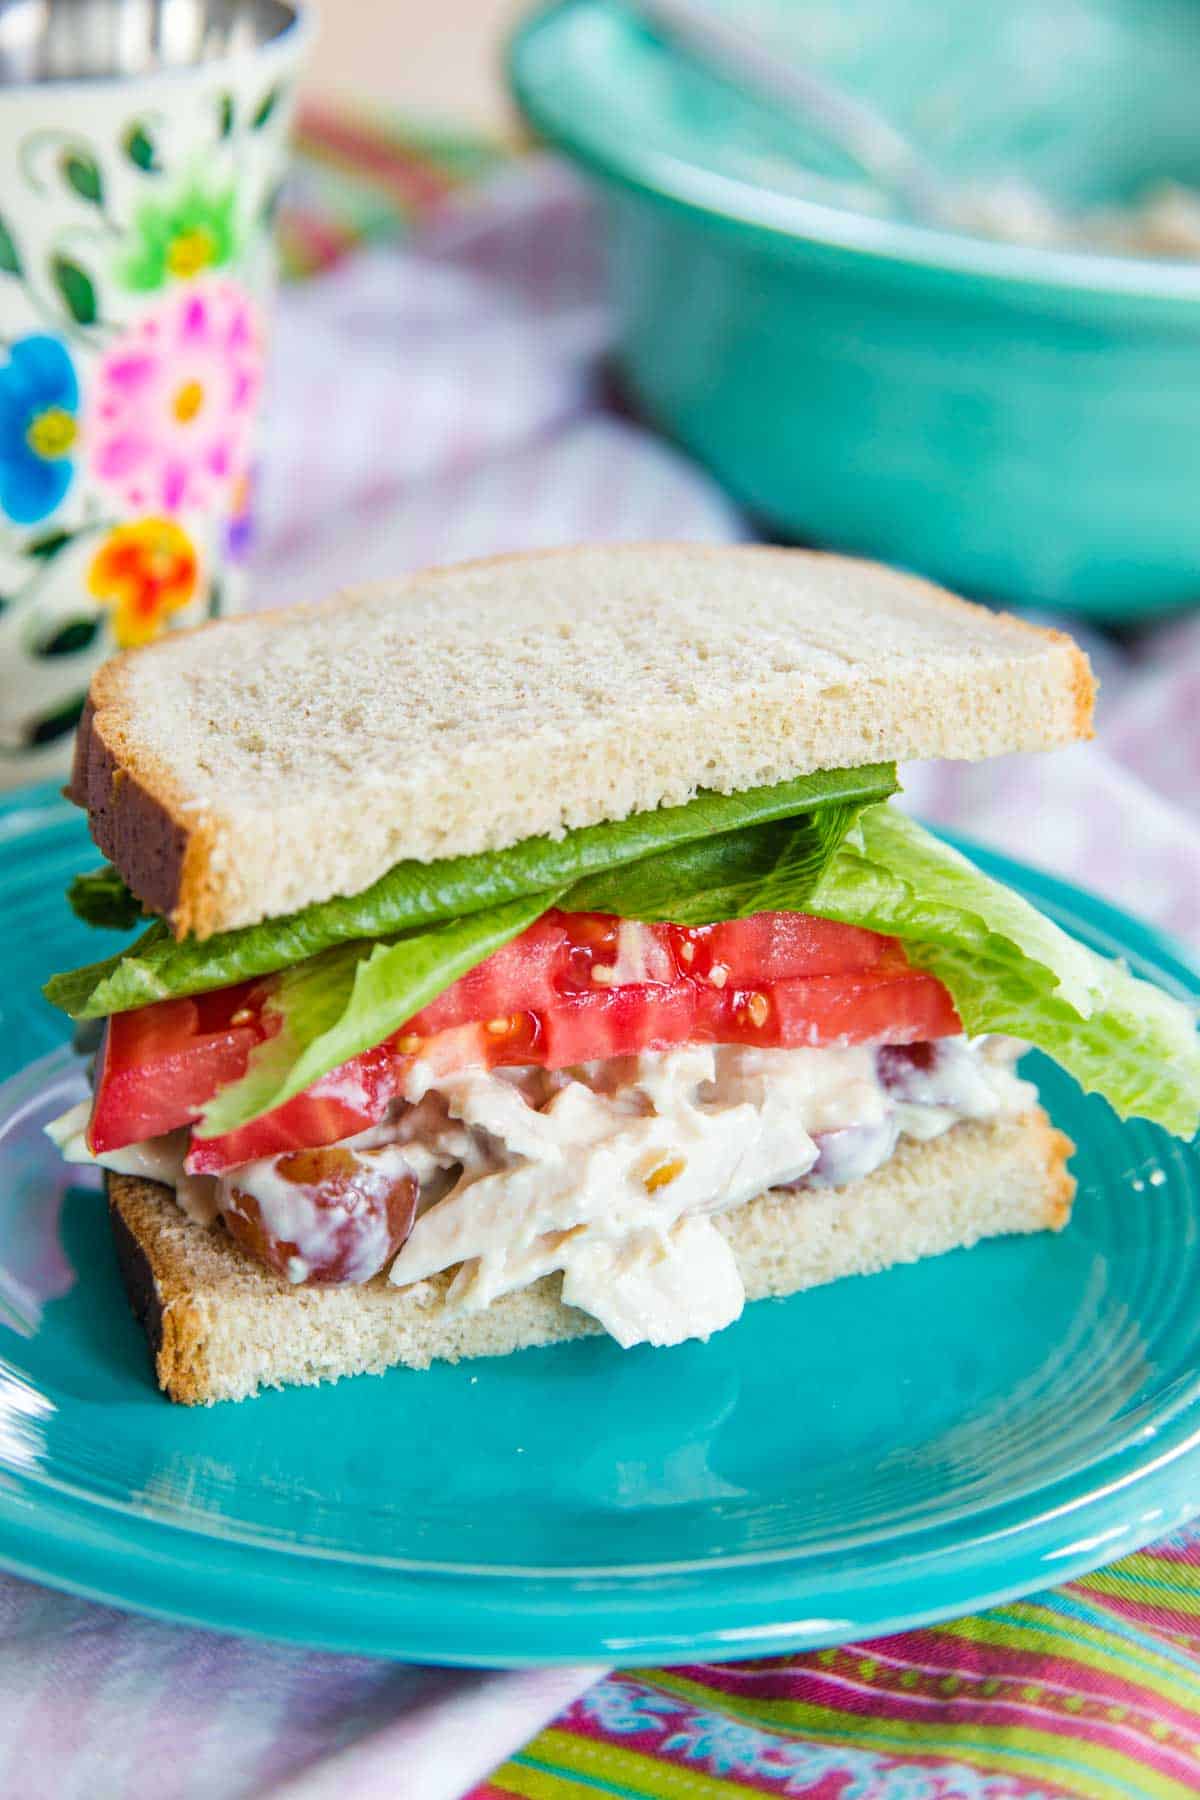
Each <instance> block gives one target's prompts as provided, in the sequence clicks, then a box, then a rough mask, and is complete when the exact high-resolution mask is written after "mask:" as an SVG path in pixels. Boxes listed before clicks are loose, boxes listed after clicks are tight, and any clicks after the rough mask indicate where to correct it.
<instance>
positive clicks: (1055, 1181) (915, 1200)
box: [107, 1110, 1075, 1405]
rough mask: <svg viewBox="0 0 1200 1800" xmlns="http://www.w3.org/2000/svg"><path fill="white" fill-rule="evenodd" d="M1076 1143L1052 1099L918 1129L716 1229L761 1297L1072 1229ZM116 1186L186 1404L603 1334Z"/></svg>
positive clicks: (139, 1185)
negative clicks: (839, 1173) (300, 1278)
mask: <svg viewBox="0 0 1200 1800" xmlns="http://www.w3.org/2000/svg"><path fill="white" fill-rule="evenodd" d="M1073 1148H1074V1146H1073V1145H1072V1144H1071V1143H1070V1141H1069V1139H1067V1138H1065V1137H1064V1136H1063V1135H1062V1133H1061V1132H1059V1131H1056V1130H1054V1128H1053V1127H1052V1126H1051V1125H1050V1124H1049V1122H1048V1120H1047V1119H1046V1116H1045V1114H1044V1113H1043V1112H1041V1111H1040V1110H1034V1111H1032V1112H1030V1113H1027V1114H1026V1115H1024V1116H1023V1117H1022V1118H1019V1119H1010V1120H1004V1121H1001V1122H998V1123H994V1124H990V1125H981V1124H960V1125H956V1126H954V1127H953V1128H952V1129H951V1130H950V1131H949V1132H947V1133H946V1134H945V1135H944V1136H943V1137H940V1138H935V1139H933V1140H932V1141H930V1142H928V1143H924V1144H920V1143H915V1142H911V1141H908V1140H906V1141H904V1142H903V1143H902V1144H901V1147H900V1149H899V1150H898V1151H897V1153H896V1155H895V1156H894V1157H893V1158H892V1159H891V1161H890V1162H888V1163H885V1164H884V1166H883V1167H882V1168H881V1169H878V1170H877V1171H876V1172H875V1174H873V1175H870V1176H868V1177H867V1179H866V1180H865V1181H861V1182H858V1183H856V1184H855V1185H853V1186H851V1187H846V1188H842V1189H839V1190H836V1191H835V1190H824V1191H820V1190H818V1191H813V1192H810V1193H801V1194H788V1193H782V1192H773V1193H769V1194H764V1195H763V1196H761V1198H759V1199H758V1200H754V1201H751V1202H750V1203H749V1204H748V1205H745V1206H741V1207H738V1208H736V1209H735V1210H734V1211H732V1212H730V1213H727V1214H725V1215H724V1216H722V1217H720V1218H718V1220H717V1223H718V1224H719V1225H720V1228H721V1230H722V1231H723V1232H724V1234H725V1236H726V1237H727V1238H728V1240H729V1242H730V1244H731V1245H732V1247H733V1251H734V1254H735V1256H736V1258H737V1262H738V1267H739V1269H740V1270H741V1274H742V1279H743V1281H744V1282H745V1285H746V1292H747V1294H748V1296H749V1297H750V1298H751V1299H752V1300H754V1299H761V1298H763V1297H765V1296H767V1295H771V1294H776V1295H782V1294H792V1293H796V1292H798V1291H799V1290H800V1289H802V1288H807V1287H815V1286H818V1285H819V1284H820V1283H822V1282H826V1281H836V1280H838V1279H839V1278H840V1277H841V1276H843V1275H865V1274H873V1273H875V1272H877V1271H878V1270H880V1269H885V1268H888V1267H889V1266H890V1265H892V1264H893V1263H902V1262H915V1261H916V1260H917V1259H918V1258H919V1257H923V1256H936V1255H938V1254H940V1253H941V1252H942V1251H946V1250H952V1249H955V1248H957V1247H959V1246H961V1245H967V1244H974V1243H975V1242H977V1241H978V1240H979V1239H980V1238H985V1237H993V1236H996V1235H999V1234H1001V1233H1005V1232H1026V1231H1041V1230H1051V1231H1057V1230H1060V1229H1061V1228H1062V1226H1063V1225H1065V1224H1066V1222H1067V1219H1068V1218H1069V1216H1070V1211H1071V1200H1072V1198H1073V1195H1074V1191H1075V1183H1074V1181H1073V1180H1072V1178H1071V1176H1070V1174H1069V1173H1068V1171H1067V1166H1066V1161H1067V1157H1068V1156H1069V1155H1070V1153H1071V1151H1072V1149H1073ZM107 1180H108V1193H109V1204H110V1215H111V1220H112V1226H113V1236H114V1240H115V1242H116V1246H117V1253H118V1259H119V1261H120V1264H121V1269H122V1273H123V1276H124V1280H125V1285H126V1291H127V1292H128V1294H129V1299H130V1303H131V1305H132V1306H133V1309H134V1311H135V1313H136V1314H137V1316H138V1318H139V1319H140V1321H141V1323H142V1325H143V1327H144V1329H145V1331H146V1335H147V1338H148V1339H149V1342H150V1346H151V1351H152V1354H153V1356H154V1359H155V1367H156V1370H157V1374H158V1381H159V1386H160V1387H161V1388H163V1390H164V1391H165V1392H166V1393H167V1394H169V1396H170V1397H171V1399H172V1400H177V1401H181V1402H183V1403H184V1404H185V1405H196V1404H207V1403H209V1402H211V1401H214V1400H241V1399H245V1398H246V1397H248V1396H249V1395H251V1394H254V1393H256V1392H257V1391H258V1390H259V1389H260V1388H263V1387H283V1386H285V1385H288V1384H290V1383H313V1382H319V1381H333V1380H336V1379H338V1377H340V1376H342V1375H354V1374H361V1373H372V1374H377V1373H379V1372H381V1371H382V1370H384V1369H386V1368H389V1367H390V1366H392V1365H393V1364H396V1363H405V1364H407V1365H409V1367H411V1368H416V1369H422V1368H425V1367H427V1366H428V1364H429V1363H430V1362H432V1361H433V1360H435V1359H446V1360H449V1361H451V1362H457V1361H458V1360H459V1359H460V1358H462V1357H471V1356H502V1355H504V1354H506V1353H507V1352H509V1351H511V1350H518V1349H522V1348H524V1347H526V1346H529V1345H533V1344H548V1343H553V1342H555V1341H557V1340H560V1339H563V1338H573V1337H581V1336H584V1335H586V1334H588V1333H591V1332H595V1331H598V1330H599V1329H600V1328H599V1326H598V1325H596V1323H595V1322H594V1321H593V1320H592V1319H591V1318H590V1317H589V1316H588V1315H587V1314H586V1313H582V1312H578V1311H576V1310H574V1309H573V1308H571V1307H568V1306H564V1305H563V1303H562V1301H561V1299H560V1298H559V1288H560V1285H561V1284H560V1278H559V1277H558V1276H551V1277H548V1278H546V1279H545V1280H543V1281H540V1282H538V1283H537V1284H536V1285H534V1286H533V1287H530V1288H527V1289H525V1290H523V1291H522V1292H518V1293H514V1294H509V1295H507V1296H505V1297H504V1298H503V1299H500V1300H498V1301H495V1302H493V1304H492V1305H491V1306H490V1307H488V1308H487V1309H486V1311H484V1312H481V1313H474V1314H468V1315H459V1316H450V1317H447V1316H446V1314H445V1311H444V1303H443V1296H444V1293H445V1289H446V1287H447V1285H448V1283H449V1279H450V1277H449V1275H446V1276H440V1277H438V1278H436V1279H435V1280H432V1281H425V1282H419V1283H416V1284H415V1285H414V1286H412V1287H408V1288H395V1287H392V1286H390V1285H389V1283H388V1282H387V1280H386V1278H385V1277H382V1276H380V1277H377V1278H376V1279H375V1280H374V1281H372V1282H370V1283H368V1284H367V1285H366V1286H364V1287H342V1288H294V1287H290V1286H289V1285H288V1284H287V1283H286V1282H285V1281H282V1280H281V1279H280V1278H279V1277H278V1276H275V1275H273V1274H271V1273H270V1271H269V1270H267V1269H264V1268H263V1267H262V1266H261V1265H260V1264H259V1263H257V1262H255V1261H254V1260H253V1258H251V1257H250V1256H248V1255H247V1254H246V1253H245V1251H243V1250H242V1249H241V1248H240V1246H239V1245H237V1244H236V1243H235V1242H234V1241H233V1239H232V1238H230V1237H229V1236H228V1234H227V1233H226V1232H225V1231H224V1229H223V1228H222V1227H220V1226H216V1227H213V1228H212V1229H206V1228H204V1227H202V1226H199V1225H195V1224H193V1223H192V1222H191V1220H189V1219H187V1218H186V1217H185V1216H184V1214H183V1213H182V1212H180V1210H179V1208H178V1207H177V1206H176V1204H175V1200H174V1197H173V1196H172V1194H171V1192H170V1190H169V1189H167V1188H164V1187H160V1186H158V1185H157V1184H155V1183H153V1182H148V1181H143V1180H139V1179H136V1178H133V1177H130V1176H125V1175H109V1176H108V1178H107ZM863 1304H864V1305H869V1304H870V1301H869V1299H868V1297H867V1296H866V1295H865V1294H864V1295H863ZM731 1329H732V1330H734V1331H736V1330H737V1326H736V1325H734V1326H732V1327H731Z"/></svg>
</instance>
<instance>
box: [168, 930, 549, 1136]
mask: <svg viewBox="0 0 1200 1800" xmlns="http://www.w3.org/2000/svg"><path fill="white" fill-rule="evenodd" d="M554 899H555V896H553V895H551V896H550V898H549V900H547V897H546V896H545V895H544V894H535V895H533V896H532V897H531V898H528V899H523V900H510V901H509V903H508V904H507V905H506V906H495V907H492V908H491V909H490V910H489V911H488V912H478V913H473V914H471V915H470V917H468V918H465V919H452V920H450V921H449V922H448V923H445V924H441V925H435V926H433V927H432V929H431V930H429V931H419V932H412V933H410V934H409V935H407V936H405V937H402V938H398V939H396V940H395V941H393V942H384V943H374V944H371V943H362V942H357V943H352V944H337V945H334V946H333V947H332V948H331V949H329V950H325V951H323V952H322V953H321V955H320V956H310V957H309V958H308V959H307V960H306V961H305V962H302V963H299V964H297V965H296V967H295V968H292V969H287V970H285V972H284V973H283V974H282V975H281V976H280V977H279V985H278V987H277V989H276V991H275V992H274V993H273V994H272V996H271V999H270V1001H269V1003H268V1004H269V1006H270V1009H271V1011H272V1012H274V1013H276V1014H277V1015H278V1017H279V1018H280V1020H281V1025H280V1029H279V1031H278V1032H277V1033H276V1035H275V1036H274V1037H271V1038H268V1039H267V1041H266V1042H265V1043H263V1044H260V1045H259V1046H258V1048H257V1050H255V1051H254V1052H253V1053H252V1055H251V1058H250V1064H249V1067H248V1068H247V1070H246V1073H245V1074H244V1075H243V1076H242V1077H241V1079H240V1080H238V1081H234V1082H230V1084H229V1085H228V1086H227V1087H223V1088H221V1089H220V1091H219V1092H218V1093H217V1094H216V1095H215V1096H214V1098H213V1099H212V1100H210V1101H209V1104H208V1106H207V1107H206V1108H205V1111H204V1115H203V1117H202V1119H201V1121H200V1123H199V1124H198V1125H197V1126H196V1127H195V1132H196V1136H197V1137H200V1138H206V1137H220V1136H222V1135H223V1134H224V1133H225V1132H227V1131H233V1130H235V1129H236V1128H237V1127H238V1126H239V1125H245V1124H247V1123H248V1122H249V1121H250V1120H251V1119H256V1118H258V1116H259V1115H260V1114H261V1113H265V1112H271V1111H272V1110H273V1109H274V1108H275V1107H277V1106H282V1105H283V1104H284V1102H285V1101H288V1100H291V1099H294V1098H295V1096H296V1095H297V1094H299V1093H302V1092H303V1091H304V1089H305V1088H306V1087H310V1086H311V1085H312V1083H313V1082H314V1081H316V1080H318V1079H319V1078H320V1077H321V1076H322V1075H327V1074H328V1073H329V1071H330V1070H331V1069H336V1068H337V1067H338V1066H339V1065H340V1064H341V1063H344V1062H348V1061H349V1059H350V1058H351V1057H352V1056H358V1055H359V1054H360V1052H362V1051H363V1050H370V1049H372V1048H373V1047H374V1046H375V1045H376V1044H381V1043H382V1042H383V1040H384V1038H387V1037H390V1036H391V1035H392V1033H393V1032H394V1031H397V1030H399V1028H400V1026H401V1025H403V1023H404V1021H405V1020H406V1019H411V1018H412V1016H413V1014H414V1013H418V1012H420V1010H421V1008H422V1007H423V1006H428V1004H429V1002H430V1001H431V1000H435V999H436V998H437V996H438V995H439V994H440V993H442V992H443V991H444V990H445V989H446V988H448V987H449V986H450V983H451V982H452V981H457V980H458V978H459V976H460V975H465V974H466V973H467V971H468V970H469V969H473V968H474V967H475V965H476V963H480V962H482V961H483V959H484V957H486V956H490V955H491V954H492V952H493V950H499V949H500V948H501V946H502V945H504V944H507V943H508V941H509V939H510V938H514V937H516V935H517V934H518V932H521V931H524V930H525V928H526V926H528V925H532V924H533V922H534V920H535V919H538V918H540V917H541V915H542V913H544V912H545V910H546V907H547V905H550V906H552V905H553V904H554Z"/></svg>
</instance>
